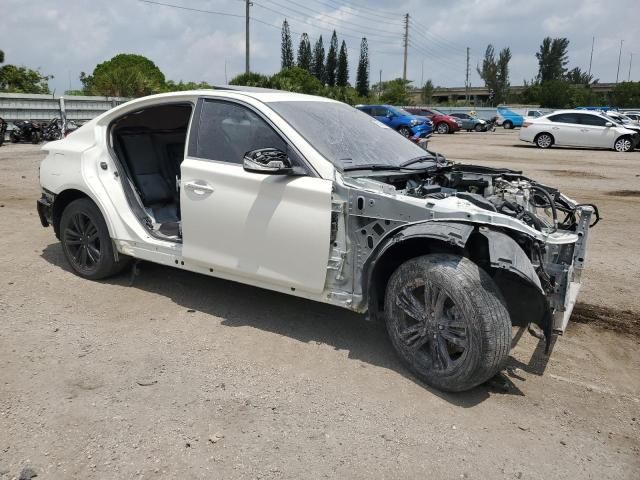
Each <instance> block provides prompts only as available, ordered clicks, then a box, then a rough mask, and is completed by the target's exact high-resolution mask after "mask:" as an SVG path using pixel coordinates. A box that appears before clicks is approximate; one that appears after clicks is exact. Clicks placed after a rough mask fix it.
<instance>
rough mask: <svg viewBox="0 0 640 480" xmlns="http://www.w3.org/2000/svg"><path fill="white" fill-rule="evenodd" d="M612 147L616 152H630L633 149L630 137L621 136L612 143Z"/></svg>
mask: <svg viewBox="0 0 640 480" xmlns="http://www.w3.org/2000/svg"><path fill="white" fill-rule="evenodd" d="M613 149H614V150H615V151H616V152H630V151H631V150H633V142H632V141H631V137H628V136H623V137H620V138H618V139H617V140H616V142H615V143H614V144H613Z"/></svg>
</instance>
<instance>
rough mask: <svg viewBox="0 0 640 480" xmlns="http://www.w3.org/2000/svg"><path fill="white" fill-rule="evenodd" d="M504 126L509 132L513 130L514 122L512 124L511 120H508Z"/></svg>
mask: <svg viewBox="0 0 640 480" xmlns="http://www.w3.org/2000/svg"><path fill="white" fill-rule="evenodd" d="M502 126H503V127H504V128H506V129H507V130H511V129H512V128H513V122H511V121H510V120H506V121H505V122H504V123H503V124H502Z"/></svg>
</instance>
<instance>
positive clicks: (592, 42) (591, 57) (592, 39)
mask: <svg viewBox="0 0 640 480" xmlns="http://www.w3.org/2000/svg"><path fill="white" fill-rule="evenodd" d="M594 43H596V37H591V56H590V57H589V76H591V62H592V61H593V44H594Z"/></svg>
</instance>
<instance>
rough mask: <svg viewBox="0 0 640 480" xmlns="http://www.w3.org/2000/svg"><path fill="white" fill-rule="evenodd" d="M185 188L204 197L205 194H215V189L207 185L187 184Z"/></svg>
mask: <svg viewBox="0 0 640 480" xmlns="http://www.w3.org/2000/svg"><path fill="white" fill-rule="evenodd" d="M184 188H186V189H187V190H191V191H192V192H193V193H196V194H198V195H204V194H205V193H213V192H214V191H215V190H214V188H213V187H211V186H209V185H207V184H206V183H196V182H187V183H185V184H184Z"/></svg>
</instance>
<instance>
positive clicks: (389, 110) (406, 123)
mask: <svg viewBox="0 0 640 480" xmlns="http://www.w3.org/2000/svg"><path fill="white" fill-rule="evenodd" d="M356 108H357V109H358V110H360V111H361V112H364V113H366V114H367V115H371V116H372V117H374V118H375V119H376V120H379V121H380V122H382V123H384V124H385V125H387V126H389V127H390V128H393V129H394V130H396V131H397V132H398V133H400V134H401V135H402V136H404V137H407V138H410V139H412V140H417V139H420V138H424V137H426V136H428V135H429V134H430V133H431V132H432V131H433V123H432V122H431V120H429V119H427V118H424V117H418V116H416V115H412V114H410V113H409V112H407V111H406V110H403V109H402V108H399V107H393V106H391V105H357V106H356Z"/></svg>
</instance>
